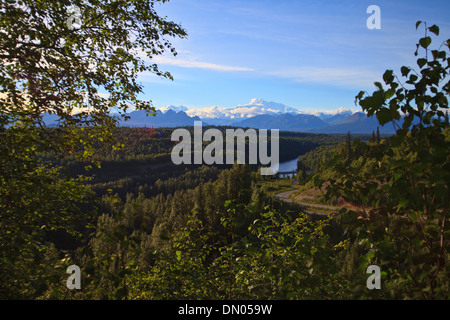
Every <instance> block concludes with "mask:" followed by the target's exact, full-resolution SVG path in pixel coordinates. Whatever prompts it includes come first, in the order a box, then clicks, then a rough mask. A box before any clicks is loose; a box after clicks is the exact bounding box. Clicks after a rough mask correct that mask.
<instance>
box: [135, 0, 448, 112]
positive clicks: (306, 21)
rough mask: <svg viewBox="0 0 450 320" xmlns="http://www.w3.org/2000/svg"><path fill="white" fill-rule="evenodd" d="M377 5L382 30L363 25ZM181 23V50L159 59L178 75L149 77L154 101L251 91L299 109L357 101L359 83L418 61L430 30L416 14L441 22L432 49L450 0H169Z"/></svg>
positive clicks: (214, 101)
mask: <svg viewBox="0 0 450 320" xmlns="http://www.w3.org/2000/svg"><path fill="white" fill-rule="evenodd" d="M370 5H377V6H379V7H380V11H381V29H379V30H377V29H374V30H369V29H368V28H367V26H366V21H367V19H368V18H369V17H370V16H371V14H369V13H367V12H366V10H367V8H368V7H369V6H370ZM156 8H157V11H158V13H159V14H160V15H163V16H167V17H168V18H169V20H172V21H174V22H176V23H180V24H181V25H182V26H183V27H184V28H185V29H186V31H187V32H188V38H187V39H173V40H172V41H171V42H172V43H173V44H174V46H175V48H176V49H177V51H178V55H177V57H173V56H170V55H167V56H161V57H157V58H156V59H155V61H154V62H156V63H158V65H159V66H160V69H162V70H164V71H169V72H171V73H172V75H173V76H174V78H175V79H174V81H170V80H166V79H160V78H158V77H156V76H153V75H151V74H143V75H142V76H141V77H140V81H141V82H142V84H143V85H144V91H145V94H143V95H142V96H141V98H143V99H150V100H152V101H153V104H154V106H155V107H157V108H159V107H163V106H166V105H176V106H178V105H185V106H188V107H190V108H204V107H211V106H219V107H225V108H231V107H235V106H237V105H243V104H247V103H249V102H250V100H251V99H252V98H262V99H264V100H267V101H274V102H279V103H283V104H285V105H287V106H289V107H293V108H298V109H299V110H301V111H310V110H314V111H326V110H336V109H338V108H354V109H359V108H358V107H357V106H355V105H354V98H355V95H356V94H357V93H358V92H359V91H360V90H368V91H370V92H371V91H373V90H374V86H373V82H374V81H378V80H380V79H381V76H382V74H383V72H384V71H385V70H386V69H393V70H394V71H395V72H398V71H399V70H400V67H401V66H403V65H407V66H415V59H416V58H415V57H414V54H413V53H414V51H415V44H416V43H417V42H418V39H419V38H420V37H423V35H424V29H423V26H421V27H419V29H418V30H416V29H415V22H416V21H417V20H422V21H426V22H427V23H428V26H431V25H432V24H436V25H438V26H439V27H440V31H441V32H440V36H439V37H438V38H436V39H434V41H433V44H432V46H433V45H434V46H436V45H438V46H439V45H440V44H441V43H442V41H444V40H445V39H447V38H449V36H450V19H449V18H448V17H449V16H450V15H449V13H450V1H446V0H441V1H434V0H427V1H379V0H372V1H364V0H344V1H337V0H336V1H318V0H310V1H300V0H271V1H267V0H245V1H244V0H219V1H217V0H171V1H170V2H168V3H164V4H161V5H157V6H156Z"/></svg>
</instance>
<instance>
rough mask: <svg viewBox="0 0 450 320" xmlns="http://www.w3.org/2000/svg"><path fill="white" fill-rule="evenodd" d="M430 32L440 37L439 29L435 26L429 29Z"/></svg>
mask: <svg viewBox="0 0 450 320" xmlns="http://www.w3.org/2000/svg"><path fill="white" fill-rule="evenodd" d="M428 30H430V32H433V33H434V34H435V35H437V36H438V35H439V27H438V26H437V25H435V24H434V25H432V26H431V27H429V28H428Z"/></svg>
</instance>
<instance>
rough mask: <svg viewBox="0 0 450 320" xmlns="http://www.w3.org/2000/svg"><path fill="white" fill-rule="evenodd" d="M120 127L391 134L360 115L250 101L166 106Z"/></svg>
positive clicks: (391, 130) (134, 115)
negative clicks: (197, 126)
mask: <svg viewBox="0 0 450 320" xmlns="http://www.w3.org/2000/svg"><path fill="white" fill-rule="evenodd" d="M128 115H129V116H130V119H129V120H128V121H126V122H123V121H122V122H121V123H120V124H121V125H123V126H131V127H136V126H147V127H182V126H193V125H194V121H202V123H203V125H204V126H207V125H213V126H233V127H242V128H255V129H279V130H280V131H297V132H311V133H329V134H331V133H347V132H351V133H355V134H370V133H372V132H373V131H376V130H377V127H379V129H380V133H382V134H392V133H394V128H393V127H392V126H390V125H385V126H384V127H381V126H380V125H379V123H378V121H377V119H376V118H375V117H370V118H369V117H367V115H366V114H365V113H363V112H354V111H353V110H351V109H343V108H341V109H338V110H337V111H336V112H315V113H314V114H313V113H302V112H300V111H299V110H298V109H295V108H291V107H288V106H285V105H283V104H281V103H277V102H271V101H264V100H262V99H253V100H252V101H251V102H250V103H249V104H245V105H238V106H236V107H234V108H223V107H217V106H213V107H207V108H203V109H190V108H188V107H186V106H172V105H169V106H166V107H163V108H160V109H158V110H157V114H156V117H150V116H149V117H147V116H146V113H145V111H133V112H130V113H129V114H128Z"/></svg>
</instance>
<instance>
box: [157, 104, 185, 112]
mask: <svg viewBox="0 0 450 320" xmlns="http://www.w3.org/2000/svg"><path fill="white" fill-rule="evenodd" d="M158 110H160V111H161V112H162V113H166V112H167V111H168V110H173V111H175V112H180V111H188V108H187V107H185V106H178V107H177V106H173V105H169V106H165V107H162V108H159V109H158Z"/></svg>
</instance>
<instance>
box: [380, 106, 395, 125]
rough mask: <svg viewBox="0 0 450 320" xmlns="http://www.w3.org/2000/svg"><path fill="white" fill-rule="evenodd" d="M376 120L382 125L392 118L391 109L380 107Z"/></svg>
mask: <svg viewBox="0 0 450 320" xmlns="http://www.w3.org/2000/svg"><path fill="white" fill-rule="evenodd" d="M377 120H378V122H379V123H380V124H381V125H382V126H383V125H385V124H386V123H388V122H389V121H391V120H392V117H391V111H390V110H389V109H387V108H382V109H380V110H379V111H378V112H377Z"/></svg>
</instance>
